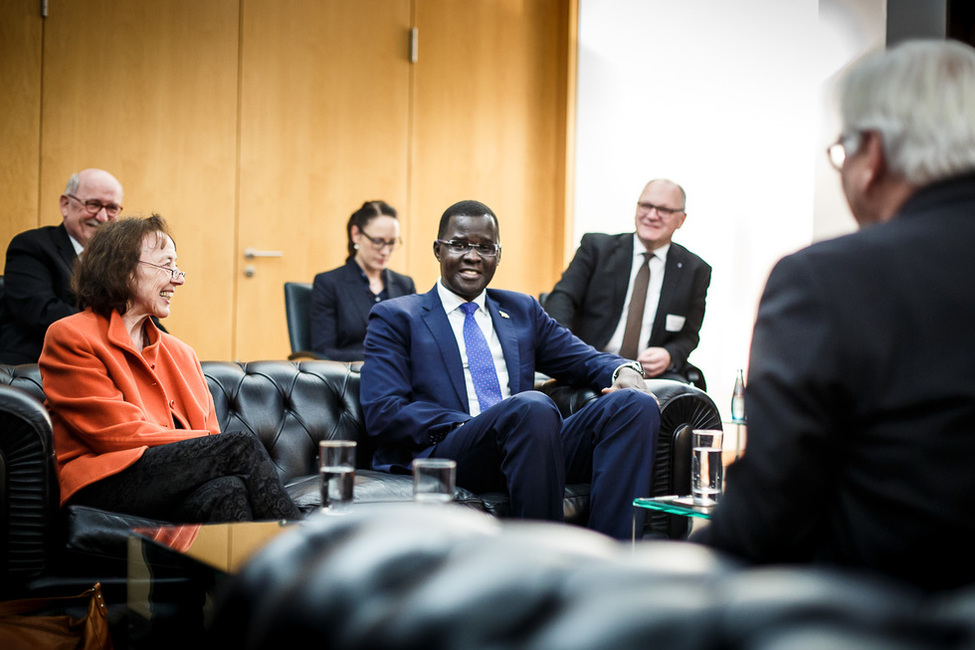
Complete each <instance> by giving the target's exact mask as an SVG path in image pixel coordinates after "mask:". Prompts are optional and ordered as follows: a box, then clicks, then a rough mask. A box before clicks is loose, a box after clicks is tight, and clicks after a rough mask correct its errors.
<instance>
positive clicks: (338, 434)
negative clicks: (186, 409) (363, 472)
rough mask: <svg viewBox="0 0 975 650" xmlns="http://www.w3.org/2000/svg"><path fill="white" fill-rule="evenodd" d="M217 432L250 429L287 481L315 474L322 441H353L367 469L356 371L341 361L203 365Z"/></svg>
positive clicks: (368, 453) (368, 459) (367, 446)
mask: <svg viewBox="0 0 975 650" xmlns="http://www.w3.org/2000/svg"><path fill="white" fill-rule="evenodd" d="M202 365H203V374H204V375H205V376H206V379H207V383H208V384H209V386H210V393H211V394H212V395H213V401H214V404H215V406H216V411H217V418H218V421H219V422H220V430H221V431H249V432H250V433H252V434H253V435H255V436H257V438H258V439H259V440H260V441H261V442H262V443H264V446H265V447H266V448H267V450H268V453H269V454H270V455H271V459H272V460H273V461H274V464H275V465H277V467H278V470H279V472H280V473H281V478H282V480H283V481H284V482H285V483H288V482H289V481H291V480H292V479H295V478H298V477H301V476H307V475H309V474H317V471H318V470H317V466H316V465H315V462H316V459H317V456H318V443H319V441H321V440H355V441H357V442H358V446H357V450H356V463H357V465H358V466H359V467H360V468H368V467H370V465H371V462H372V447H371V444H370V443H371V441H370V440H369V438H368V436H367V435H366V432H365V429H364V427H363V425H362V422H363V419H362V409H361V407H360V406H359V367H360V366H361V364H349V363H342V362H339V361H318V360H315V361H299V362H292V361H252V362H249V363H232V362H227V361H206V362H204V363H203V364H202Z"/></svg>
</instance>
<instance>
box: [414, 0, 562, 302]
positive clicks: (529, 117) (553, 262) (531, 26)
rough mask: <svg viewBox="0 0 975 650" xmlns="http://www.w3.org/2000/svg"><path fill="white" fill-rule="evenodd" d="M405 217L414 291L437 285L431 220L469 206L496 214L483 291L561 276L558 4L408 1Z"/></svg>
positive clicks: (539, 284)
mask: <svg viewBox="0 0 975 650" xmlns="http://www.w3.org/2000/svg"><path fill="white" fill-rule="evenodd" d="M415 20H416V26H417V29H418V32H419V47H418V55H419V56H418V61H417V63H416V65H415V69H414V88H413V98H414V99H413V132H412V133H413V137H412V140H411V163H412V165H411V168H412V170H413V175H412V178H411V190H412V200H411V209H410V212H411V215H412V219H411V220H410V222H409V224H408V225H407V234H408V239H409V241H410V242H414V243H413V245H412V246H411V247H410V251H409V252H410V255H411V266H410V268H411V271H412V272H413V275H414V279H415V280H416V282H417V290H418V291H420V290H426V289H427V288H429V287H431V286H432V285H433V282H434V281H435V280H436V278H437V277H438V276H439V267H438V265H437V263H436V260H435V259H434V257H433V252H432V242H433V240H434V239H435V238H436V234H437V226H438V224H439V221H440V215H441V214H443V211H444V209H445V208H447V206H449V205H450V204H452V203H454V202H455V201H458V200H462V199H477V200H480V201H483V202H484V203H486V204H487V205H488V206H490V207H491V208H492V209H493V210H494V212H495V213H496V214H497V215H498V220H499V223H500V227H501V243H502V247H503V252H502V262H501V264H500V265H499V267H498V272H497V275H496V276H495V278H494V281H493V282H492V286H493V287H495V288H505V289H514V290H519V291H524V292H527V293H532V294H537V293H538V292H539V291H548V290H550V289H551V288H552V286H553V285H554V283H555V281H556V280H557V279H558V277H559V274H560V273H561V271H562V264H563V249H564V239H565V228H566V220H565V214H566V201H565V188H566V160H567V157H566V152H567V142H566V110H567V106H568V93H567V85H566V84H567V65H568V54H567V52H568V49H567V48H568V47H569V42H568V37H569V27H568V24H569V20H570V2H567V1H566V0H530V1H529V0H468V1H466V2H456V0H416V19H415Z"/></svg>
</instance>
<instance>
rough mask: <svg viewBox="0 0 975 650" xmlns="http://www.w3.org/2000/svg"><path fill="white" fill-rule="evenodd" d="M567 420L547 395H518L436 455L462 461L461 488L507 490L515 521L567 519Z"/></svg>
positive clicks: (475, 421)
mask: <svg viewBox="0 0 975 650" xmlns="http://www.w3.org/2000/svg"><path fill="white" fill-rule="evenodd" d="M561 428H562V416H561V415H560V414H559V410H558V408H557V407H556V406H555V403H554V402H553V401H552V400H551V398H549V397H548V396H547V395H544V394H542V393H540V392H537V391H527V392H524V393H518V394H517V395H512V396H511V397H509V398H507V399H505V400H502V401H501V402H498V403H497V404H495V405H494V406H492V407H491V408H489V409H488V410H486V411H484V412H483V413H481V414H480V415H478V416H477V417H475V418H474V419H472V420H470V421H468V422H467V423H466V424H464V426H462V427H460V428H459V429H455V430H454V431H452V432H450V433H449V434H448V435H447V437H446V438H444V440H443V441H442V442H440V444H438V445H437V446H436V448H434V450H433V453H432V454H431V456H432V457H437V458H453V459H454V460H456V461H457V485H460V486H461V487H465V488H467V489H469V490H471V491H473V492H491V491H502V492H507V493H508V494H509V495H510V497H511V510H512V514H513V515H514V516H515V517H521V518H527V519H546V520H549V521H563V512H562V497H563V495H564V493H565V469H564V461H563V456H562V447H561V443H560V431H561Z"/></svg>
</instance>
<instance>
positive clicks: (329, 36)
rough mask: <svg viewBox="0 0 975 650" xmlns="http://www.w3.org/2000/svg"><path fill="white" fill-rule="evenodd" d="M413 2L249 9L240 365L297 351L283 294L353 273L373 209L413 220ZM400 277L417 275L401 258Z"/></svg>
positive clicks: (316, 1) (250, 4)
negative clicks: (351, 258)
mask: <svg viewBox="0 0 975 650" xmlns="http://www.w3.org/2000/svg"><path fill="white" fill-rule="evenodd" d="M409 28H410V2H409V0H356V2H348V1H346V0H296V1H292V2H287V3H280V2H277V1H276V0H245V2H244V11H243V31H242V57H241V65H242V76H241V116H240V118H241V129H240V133H241V156H240V235H239V242H238V249H237V255H238V263H239V264H243V265H246V264H247V262H245V261H244V259H243V253H244V250H245V249H246V248H248V247H251V248H258V249H263V250H272V251H281V252H282V253H283V256H282V257H280V258H258V259H255V260H253V261H252V262H251V264H252V266H253V272H254V274H253V276H251V277H246V276H245V275H244V267H243V266H239V267H238V273H237V276H236V280H235V281H236V283H237V288H238V298H237V300H238V302H237V356H238V357H239V358H242V359H256V358H267V357H273V358H282V357H284V356H286V355H287V354H288V353H289V352H290V348H289V346H288V337H287V326H286V322H285V316H284V288H283V287H284V283H285V282H286V281H304V282H311V280H312V278H313V277H314V275H315V274H316V273H319V272H322V271H327V270H329V269H332V268H334V267H336V266H339V265H341V264H343V263H344V261H345V256H346V236H345V224H346V222H347V221H348V218H349V215H351V214H352V212H353V211H355V210H356V209H357V208H358V207H359V206H360V205H362V202H363V201H366V200H372V199H383V200H385V201H387V202H388V203H390V204H391V205H393V206H394V207H396V208H397V210H399V212H400V216H401V220H402V221H403V223H404V224H408V223H410V222H412V219H413V217H412V215H411V214H410V213H409V211H408V209H407V183H408V177H409V175H408V169H407V135H408V131H407V127H408V123H409V122H408V118H409V104H408V99H409V59H408V53H409V47H408V46H409ZM391 267H392V268H394V269H396V270H401V271H405V272H409V271H408V268H407V267H408V264H407V258H406V255H404V254H403V251H397V253H396V254H395V255H394V257H393V258H392V262H391Z"/></svg>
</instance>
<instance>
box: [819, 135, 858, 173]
mask: <svg viewBox="0 0 975 650" xmlns="http://www.w3.org/2000/svg"><path fill="white" fill-rule="evenodd" d="M859 148H860V132H859V131H854V132H853V133H844V134H841V135H840V137H839V138H837V139H836V142H834V143H833V144H831V145H829V146H828V147H826V155H827V156H828V157H829V164H831V165H832V166H833V169H835V170H836V171H838V172H841V171H843V164H844V163H845V162H846V156H847V153H848V152H850V151H853V152H855V151H856V150H857V149H859Z"/></svg>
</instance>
